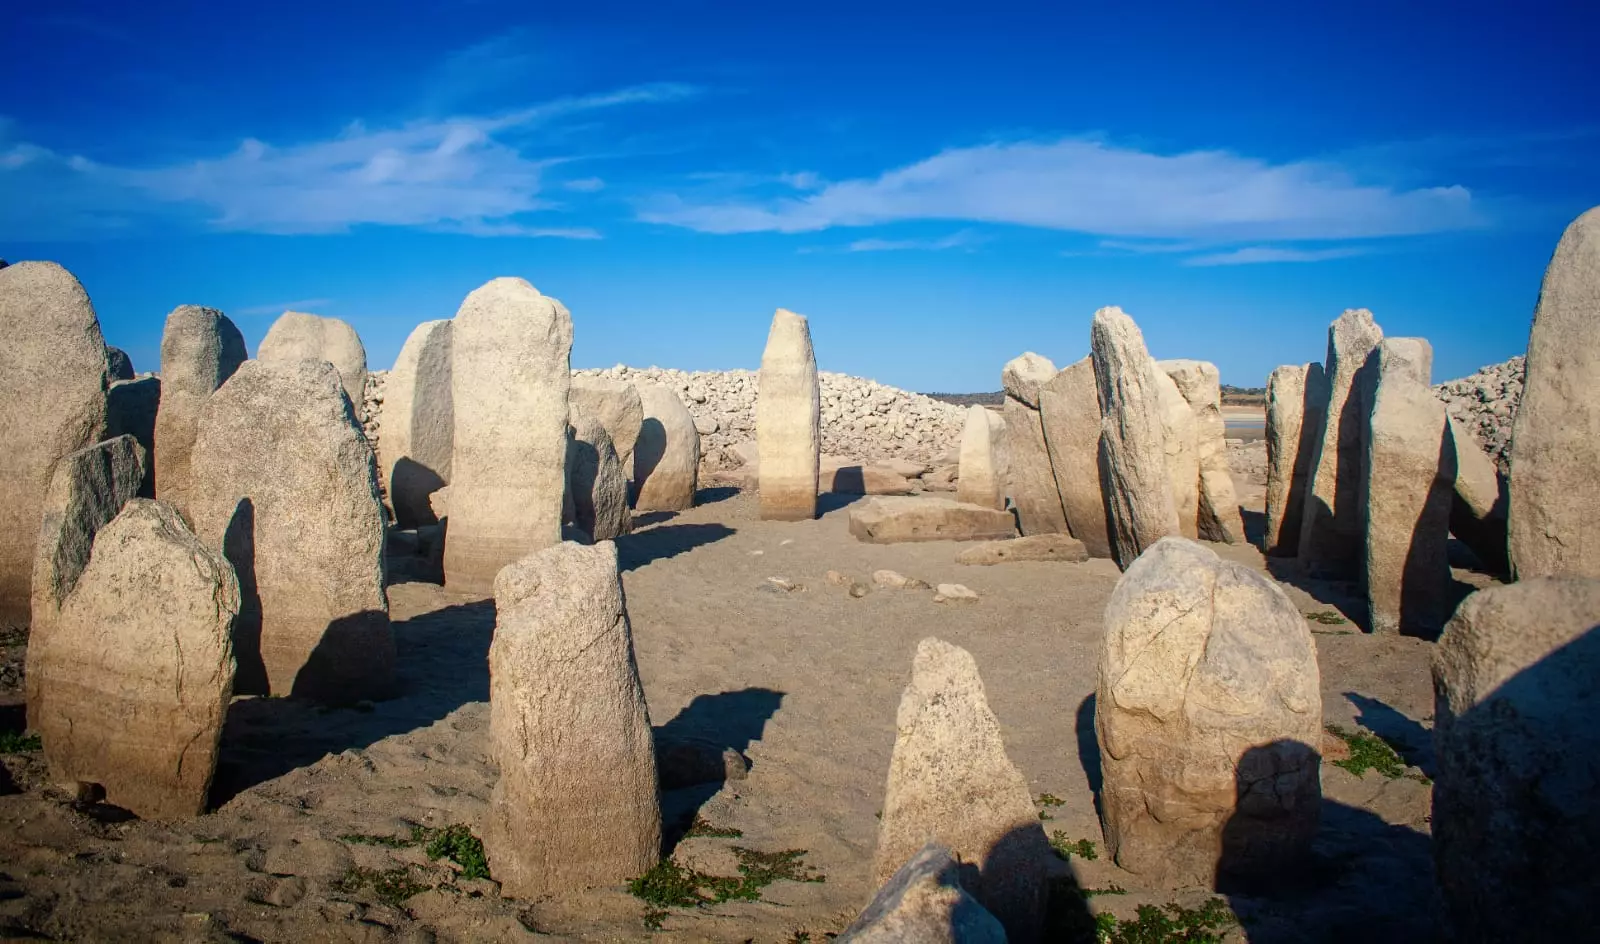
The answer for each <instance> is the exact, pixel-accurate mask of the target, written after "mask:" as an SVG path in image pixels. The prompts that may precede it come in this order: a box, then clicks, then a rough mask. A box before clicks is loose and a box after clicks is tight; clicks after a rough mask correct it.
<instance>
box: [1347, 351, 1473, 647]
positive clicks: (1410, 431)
mask: <svg viewBox="0 0 1600 944" xmlns="http://www.w3.org/2000/svg"><path fill="white" fill-rule="evenodd" d="M1418 341H1420V339H1417V338H1385V339H1384V340H1383V341H1382V342H1381V343H1380V344H1379V345H1378V351H1377V356H1378V383H1377V390H1376V392H1375V394H1374V395H1373V397H1372V400H1371V404H1372V415H1371V418H1370V420H1369V425H1368V429H1367V433H1366V435H1365V437H1364V439H1365V440H1366V443H1367V451H1366V455H1365V457H1364V458H1363V462H1362V465H1363V467H1364V468H1365V469H1366V474H1367V482H1366V485H1365V487H1364V489H1363V492H1364V493H1365V494H1366V496H1367V512H1366V515H1365V518H1366V528H1367V536H1366V557H1365V562H1366V590H1367V613H1368V619H1369V621H1370V626H1371V629H1372V631H1373V632H1379V633H1395V632H1400V631H1401V630H1407V631H1411V632H1414V633H1417V634H1420V635H1428V636H1431V635H1433V634H1434V633H1437V632H1438V631H1439V630H1440V629H1441V628H1442V627H1443V626H1444V622H1445V620H1447V619H1449V618H1450V602H1451V600H1450V589H1451V579H1450V556H1449V551H1448V546H1449V542H1450V503H1451V498H1452V492H1453V486H1454V483H1455V478H1456V466H1455V448H1454V446H1453V445H1452V444H1451V443H1450V442H1449V441H1448V439H1447V438H1446V437H1447V436H1448V435H1449V427H1448V420H1447V418H1446V416H1445V409H1444V404H1443V403H1441V402H1439V398H1438V397H1436V396H1434V395H1433V391H1432V390H1430V389H1429V388H1428V376H1427V374H1426V373H1425V372H1424V371H1425V370H1426V364H1427V362H1428V361H1430V360H1431V355H1432V351H1431V349H1429V350H1427V351H1426V355H1425V356H1424V351H1423V348H1424V347H1426V344H1427V342H1425V341H1423V342H1421V345H1420V346H1419V344H1418V343H1417V342H1418ZM1363 399H1365V397H1364V398H1363Z"/></svg>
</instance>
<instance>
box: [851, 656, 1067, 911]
mask: <svg viewBox="0 0 1600 944" xmlns="http://www.w3.org/2000/svg"><path fill="white" fill-rule="evenodd" d="M895 728H896V731H897V733H896V735H895V742H894V754H893V756H892V757H891V758H890V760H889V783H888V787H887V789H886V791H885V795H884V800H883V819H882V824H881V825H880V826H879V829H878V851H877V855H876V857H875V858H874V859H873V874H874V878H875V880H876V881H877V882H878V883H879V884H882V883H884V882H886V881H888V880H889V879H890V878H891V877H892V876H893V875H894V874H895V871H896V870H897V869H899V868H900V866H901V865H902V864H904V863H905V862H906V860H907V859H909V858H911V857H912V856H913V855H915V854H917V852H918V851H919V850H920V849H921V848H922V847H923V845H924V844H926V843H928V842H930V841H931V842H937V843H939V844H940V845H942V846H945V847H947V848H949V849H950V851H951V852H953V853H955V855H956V857H957V858H959V859H960V860H961V861H962V862H964V863H970V864H971V865H973V866H975V867H976V869H977V875H976V876H975V877H973V878H972V879H971V880H970V881H969V883H968V885H967V890H968V891H970V892H971V893H972V895H973V897H975V898H977V899H978V901H979V902H980V903H981V904H982V905H983V906H984V907H985V908H987V909H989V911H990V912H992V913H993V914H994V916H995V917H996V918H998V919H1000V923H1001V924H1002V925H1004V926H1005V929H1006V934H1007V936H1008V938H1009V939H1010V940H1012V941H1035V940H1038V939H1039V935H1040V933H1041V931H1042V924H1043V920H1044V909H1045V897H1046V887H1045V880H1046V875H1045V872H1046V868H1047V864H1048V860H1049V845H1048V843H1047V842H1046V840H1045V837H1044V830H1043V829H1042V828H1040V826H1039V816H1038V812H1037V810H1036V809H1035V808H1034V805H1033V795H1032V794H1031V793H1030V792H1029V789H1028V781H1027V778H1025V777H1023V775H1022V772H1021V771H1020V770H1018V769H1017V768H1016V766H1015V765H1013V764H1012V763H1011V759H1010V758H1009V757H1007V756H1006V749H1005V742H1004V740H1003V739H1002V738H1001V735H1000V723H999V721H998V720H996V718H995V716H994V712H992V711H990V710H989V702H988V700H987V698H986V697H985V695H984V690H983V680H982V679H981V678H979V676H978V666H977V663H975V662H974V661H973V659H972V656H971V654H969V653H968V652H967V651H966V650H965V649H961V648H959V647H957V646H952V645H950V644H949V643H947V642H943V641H941V640H938V639H933V638H929V639H924V640H922V642H921V643H919V644H918V645H917V655H916V658H915V660H914V661H913V663H912V668H911V684H910V685H908V686H906V690H905V694H904V695H903V696H901V699H900V711H899V714H898V715H897V716H896V718H895Z"/></svg>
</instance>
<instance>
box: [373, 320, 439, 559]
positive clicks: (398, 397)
mask: <svg viewBox="0 0 1600 944" xmlns="http://www.w3.org/2000/svg"><path fill="white" fill-rule="evenodd" d="M454 337H455V322H453V321H450V320H448V319H441V320H438V321H424V322H423V323H422V324H419V325H417V326H416V327H415V328H413V329H412V331H411V335H410V336H409V337H407V338H406V343H405V346H404V347H402V348H401V349H400V356H399V357H398V358H396V359H395V362H394V369H393V370H391V371H389V377H388V379H387V380H386V381H385V382H384V385H383V398H384V399H383V434H382V435H381V436H379V437H378V443H377V450H378V474H379V475H380V477H381V478H382V481H383V483H384V484H385V486H386V489H385V491H386V492H387V494H388V496H389V506H390V507H391V508H393V509H394V520H395V523H396V524H398V525H399V526H400V527H402V528H415V527H417V526H419V525H427V524H438V521H439V519H438V518H436V517H434V514H433V509H432V507H431V506H429V504H428V496H429V495H432V494H433V493H434V492H436V491H438V490H439V489H441V488H443V487H444V486H446V485H449V484H450V466H451V462H452V460H453V458H454V455H455V429H456V419H455V398H454V392H453V386H454V384H453V381H452V380H451V377H452V371H451V363H452V360H453V345H452V342H453V340H454Z"/></svg>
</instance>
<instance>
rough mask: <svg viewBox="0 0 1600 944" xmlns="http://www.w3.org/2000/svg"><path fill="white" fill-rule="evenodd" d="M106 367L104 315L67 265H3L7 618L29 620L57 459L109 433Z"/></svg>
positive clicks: (2, 531)
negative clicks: (44, 507) (44, 509)
mask: <svg viewBox="0 0 1600 944" xmlns="http://www.w3.org/2000/svg"><path fill="white" fill-rule="evenodd" d="M106 369H107V368H106V342H105V339H104V338H103V337H102V336H101V334H100V322H99V319H97V318H96V317H95V314H94V306H93V305H91V304H89V295H88V293H86V292H84V290H83V286H82V285H79V284H78V280H77V279H75V278H73V277H72V274H71V273H70V272H68V271H67V270H66V269H63V268H61V267H60V266H58V265H56V264H55V263H53V262H18V263H16V264H15V265H10V266H7V267H6V268H4V269H0V437H4V440H5V443H6V447H5V449H3V450H0V621H5V622H10V623H13V624H20V623H23V622H25V621H26V620H27V619H28V609H29V605H30V604H29V597H30V594H31V589H30V588H31V586H32V582H33V557H34V542H35V541H36V540H38V537H39V514H40V507H41V503H42V502H43V500H44V494H45V490H46V488H48V487H49V484H50V475H51V472H52V471H53V470H54V469H55V465H56V460H58V459H60V458H61V457H62V456H65V455H67V454H69V453H73V452H77V451H78V450H79V449H82V448H83V447H85V446H89V445H92V444H94V443H97V442H99V441H100V440H101V439H102V438H103V436H104V433H105V427H106V387H107V383H108V381H107V375H106Z"/></svg>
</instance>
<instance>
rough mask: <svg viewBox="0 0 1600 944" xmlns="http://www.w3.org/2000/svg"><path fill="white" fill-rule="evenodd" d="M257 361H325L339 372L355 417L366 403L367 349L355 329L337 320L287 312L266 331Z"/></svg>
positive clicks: (277, 362) (274, 362)
mask: <svg viewBox="0 0 1600 944" xmlns="http://www.w3.org/2000/svg"><path fill="white" fill-rule="evenodd" d="M256 357H257V358H258V359H260V360H263V361H266V362H268V363H272V364H282V363H287V362H289V361H298V360H312V361H327V362H328V363H330V364H332V365H333V369H334V370H337V371H338V372H339V380H340V381H341V382H342V383H343V384H344V392H345V394H346V395H347V396H348V397H349V398H350V402H351V403H352V404H353V405H354V406H355V408H356V410H357V412H358V413H359V411H360V410H361V405H362V404H363V403H364V402H365V401H366V389H367V349H366V348H365V347H363V346H362V344H361V336H360V335H358V334H356V329H354V328H352V327H350V325H348V324H346V323H345V322H343V321H340V320H339V319H338V318H324V317H323V316H322V315H308V314H305V313H304V312H298V311H286V312H284V313H283V314H282V315H279V316H278V320H277V321H274V322H273V323H272V327H270V328H268V329H267V336H266V337H264V338H262V339H261V347H260V348H259V349H257V351H256Z"/></svg>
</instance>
